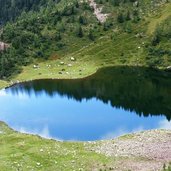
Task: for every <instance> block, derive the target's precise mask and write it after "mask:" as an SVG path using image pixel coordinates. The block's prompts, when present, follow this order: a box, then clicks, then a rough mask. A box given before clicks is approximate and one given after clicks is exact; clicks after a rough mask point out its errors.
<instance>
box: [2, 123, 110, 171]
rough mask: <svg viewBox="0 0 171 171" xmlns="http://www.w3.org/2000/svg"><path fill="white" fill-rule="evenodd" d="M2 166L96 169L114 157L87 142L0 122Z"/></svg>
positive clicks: (9, 167)
mask: <svg viewBox="0 0 171 171" xmlns="http://www.w3.org/2000/svg"><path fill="white" fill-rule="evenodd" d="M0 147H1V154H0V159H1V162H0V169H1V171H8V170H25V171H26V170H45V171H51V170H66V171H67V170H71V169H72V170H78V171H79V170H80V171H81V170H93V168H98V169H100V168H102V169H103V168H105V169H108V166H107V165H109V164H110V162H111V161H112V159H110V158H109V157H105V156H104V155H101V154H97V153H95V152H92V151H89V150H86V148H85V146H84V144H83V143H76V142H60V141H55V140H48V139H43V138H41V137H38V136H34V135H26V134H21V133H18V132H15V131H14V130H12V129H10V128H9V127H8V126H7V125H6V124H4V123H2V122H0Z"/></svg>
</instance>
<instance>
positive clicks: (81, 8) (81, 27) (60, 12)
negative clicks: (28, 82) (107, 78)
mask: <svg viewBox="0 0 171 171" xmlns="http://www.w3.org/2000/svg"><path fill="white" fill-rule="evenodd" d="M9 2H12V1H9ZM13 2H15V3H14V4H10V8H9V9H11V10H12V9H13V7H14V9H15V10H16V11H17V14H16V12H14V13H13V12H11V13H10V15H9V17H4V16H5V12H6V13H8V11H6V10H5V9H6V8H4V12H3V13H2V14H1V16H2V17H1V18H0V21H1V23H4V22H5V24H4V25H3V29H1V42H5V43H8V44H9V46H10V48H8V49H6V50H5V51H1V53H0V58H1V60H0V69H1V72H0V78H6V77H9V76H10V75H11V74H15V73H18V72H20V71H21V66H26V65H28V64H31V63H33V62H34V63H39V62H42V61H46V60H47V59H59V58H60V59H63V58H65V57H66V56H74V57H75V58H77V59H78V60H80V62H84V61H86V62H87V61H91V62H92V61H93V62H94V63H95V66H96V67H97V68H99V67H101V66H106V65H109V64H110V65H145V66H152V67H167V66H169V65H171V50H170V47H171V32H170V30H171V29H170V28H171V20H170V17H171V4H170V2H168V1H161V0H158V1H155V2H153V3H151V1H150V0H146V1H143V0H139V1H135V0H127V1H125V0H123V1H119V0H108V1H106V0H101V1H99V0H96V1H77V0H61V1H54V0H51V1H47V0H37V1H34V3H31V1H23V4H22V5H20V8H19V9H20V10H17V9H16V7H18V6H19V5H18V4H20V3H21V0H14V1H13ZM19 2H20V3H19ZM1 3H2V2H1ZM30 3H31V5H30ZM92 3H94V6H93V5H92ZM3 4H4V3H3ZM4 6H7V5H6V4H5V5H4ZM4 6H2V7H0V8H3V7H4ZM99 16H103V17H104V16H105V20H103V19H104V18H103V17H102V20H100V19H99ZM99 20H100V21H99ZM6 21H10V22H7V23H6Z"/></svg>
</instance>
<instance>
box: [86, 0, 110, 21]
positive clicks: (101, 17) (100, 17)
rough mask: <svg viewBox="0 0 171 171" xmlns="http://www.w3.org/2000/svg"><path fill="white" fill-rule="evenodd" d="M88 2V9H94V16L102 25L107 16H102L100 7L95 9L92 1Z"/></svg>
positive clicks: (95, 5)
mask: <svg viewBox="0 0 171 171" xmlns="http://www.w3.org/2000/svg"><path fill="white" fill-rule="evenodd" d="M89 2H90V7H92V8H93V9H94V15H95V16H96V18H97V19H98V20H99V22H101V23H104V22H105V21H106V19H107V17H108V14H103V13H102V9H103V8H102V7H97V4H96V2H95V1H94V0H89Z"/></svg>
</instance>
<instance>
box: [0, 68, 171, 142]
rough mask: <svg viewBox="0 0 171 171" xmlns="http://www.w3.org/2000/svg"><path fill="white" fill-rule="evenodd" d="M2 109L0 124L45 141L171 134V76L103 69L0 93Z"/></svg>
mask: <svg viewBox="0 0 171 171" xmlns="http://www.w3.org/2000/svg"><path fill="white" fill-rule="evenodd" d="M0 104H1V111H0V120H3V121H5V122H7V123H8V124H9V125H10V126H11V127H13V128H15V129H16V130H18V131H21V132H28V133H33V134H39V135H41V136H43V137H46V138H55V139H60V140H61V139H62V140H99V139H108V138H114V137H116V136H119V135H122V134H125V133H131V132H137V131H141V130H147V129H156V128H165V129H171V123H170V122H169V120H170V119H171V74H170V73H166V72H161V71H157V70H151V69H147V68H138V67H115V68H105V69H101V70H99V71H98V72H97V73H96V74H94V75H92V76H90V77H87V78H85V79H77V80H37V81H32V82H27V83H23V84H18V85H15V86H13V87H11V88H8V89H6V90H1V91H0ZM140 116H141V117H140ZM166 118H167V119H166Z"/></svg>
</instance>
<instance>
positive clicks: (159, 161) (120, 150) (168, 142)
mask: <svg viewBox="0 0 171 171" xmlns="http://www.w3.org/2000/svg"><path fill="white" fill-rule="evenodd" d="M91 150H92V151H95V152H97V153H100V154H105V155H106V156H110V157H118V158H120V160H118V161H117V162H116V163H115V167H114V168H115V169H114V170H132V171H137V170H139V171H147V170H149V171H150V170H153V171H157V170H161V169H162V167H163V165H164V163H169V162H170V161H171V131H169V130H168V131H167V130H151V131H145V132H141V133H135V134H130V135H126V136H123V137H119V138H117V139H114V140H104V141H100V142H95V143H94V142H92V149H91ZM116 165H117V166H116Z"/></svg>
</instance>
